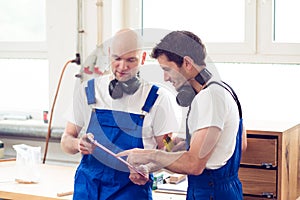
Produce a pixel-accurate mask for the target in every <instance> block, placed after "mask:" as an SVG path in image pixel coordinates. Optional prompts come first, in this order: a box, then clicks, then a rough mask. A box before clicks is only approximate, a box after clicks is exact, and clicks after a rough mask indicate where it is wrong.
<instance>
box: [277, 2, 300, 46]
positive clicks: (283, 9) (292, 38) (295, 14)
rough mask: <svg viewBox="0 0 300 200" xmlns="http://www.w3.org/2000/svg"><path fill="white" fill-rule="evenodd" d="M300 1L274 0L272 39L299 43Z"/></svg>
mask: <svg viewBox="0 0 300 200" xmlns="http://www.w3.org/2000/svg"><path fill="white" fill-rule="evenodd" d="M299 8H300V1H299V0H275V1H274V5H273V21H274V23H273V41H274V42H276V43H300V26H298V25H297V24H298V23H299V19H300V13H299Z"/></svg>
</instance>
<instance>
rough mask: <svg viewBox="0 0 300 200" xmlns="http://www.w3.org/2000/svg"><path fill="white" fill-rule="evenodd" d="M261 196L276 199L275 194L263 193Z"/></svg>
mask: <svg viewBox="0 0 300 200" xmlns="http://www.w3.org/2000/svg"><path fill="white" fill-rule="evenodd" d="M261 196H262V197H264V198H268V199H274V194H273V193H272V192H263V193H262V195H261Z"/></svg>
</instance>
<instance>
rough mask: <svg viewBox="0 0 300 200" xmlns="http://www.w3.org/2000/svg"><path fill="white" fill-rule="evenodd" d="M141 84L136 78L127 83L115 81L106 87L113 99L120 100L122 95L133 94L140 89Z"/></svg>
mask: <svg viewBox="0 0 300 200" xmlns="http://www.w3.org/2000/svg"><path fill="white" fill-rule="evenodd" d="M140 85H141V82H140V80H139V79H138V78H137V77H133V78H131V79H129V80H128V81H125V82H121V81H118V80H117V79H114V80H112V81H110V83H109V86H108V91H109V95H110V96H111V97H112V98H113V99H120V98H122V97H123V93H124V92H125V93H126V94H134V93H135V92H136V91H137V89H138V88H139V87H140Z"/></svg>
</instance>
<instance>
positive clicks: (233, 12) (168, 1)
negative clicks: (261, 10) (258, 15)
mask: <svg viewBox="0 0 300 200" xmlns="http://www.w3.org/2000/svg"><path fill="white" fill-rule="evenodd" d="M244 21H245V1H241V0H227V1H223V0H210V1H207V0H185V1H182V0H143V28H155V29H156V28H161V29H168V30H188V31H192V32H194V33H196V34H197V35H198V36H199V37H200V38H201V39H202V40H203V41H205V42H244V39H245V38H244V35H245V33H244V29H245V24H244Z"/></svg>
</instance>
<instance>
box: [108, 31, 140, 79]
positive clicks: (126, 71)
mask: <svg viewBox="0 0 300 200" xmlns="http://www.w3.org/2000/svg"><path fill="white" fill-rule="evenodd" d="M141 41H142V40H141V37H140V36H139V34H138V33H137V32H135V31H133V30H131V29H122V30H120V31H118V32H117V33H116V34H115V36H114V37H113V38H112V40H111V46H110V50H109V54H110V61H111V69H112V72H113V74H114V75H115V78H116V79H117V80H118V81H123V82H124V81H127V80H129V79H131V78H133V77H136V75H137V73H138V71H139V66H140V65H143V64H144V61H145V58H146V52H142V42H141Z"/></svg>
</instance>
